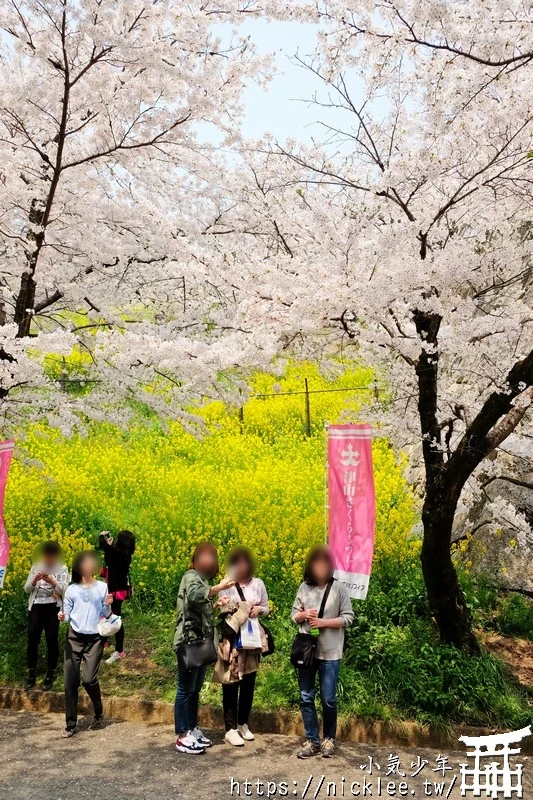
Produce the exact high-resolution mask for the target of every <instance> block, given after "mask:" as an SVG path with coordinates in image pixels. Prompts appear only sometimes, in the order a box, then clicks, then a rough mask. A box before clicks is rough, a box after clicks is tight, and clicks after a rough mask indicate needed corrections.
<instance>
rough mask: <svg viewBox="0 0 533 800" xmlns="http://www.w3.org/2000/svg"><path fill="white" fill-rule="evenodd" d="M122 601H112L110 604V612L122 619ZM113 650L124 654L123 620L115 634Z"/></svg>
mask: <svg viewBox="0 0 533 800" xmlns="http://www.w3.org/2000/svg"><path fill="white" fill-rule="evenodd" d="M123 602H124V601H123V600H113V602H112V603H111V611H112V612H113V614H116V615H117V616H118V617H122V603H123ZM115 649H116V651H117V652H118V653H123V652H124V619H122V625H121V627H120V630H119V631H118V633H116V634H115Z"/></svg>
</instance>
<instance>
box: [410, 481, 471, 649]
mask: <svg viewBox="0 0 533 800" xmlns="http://www.w3.org/2000/svg"><path fill="white" fill-rule="evenodd" d="M455 510H456V504H455V503H454V502H453V500H452V499H451V498H450V497H449V496H446V493H445V492H443V491H442V490H441V489H440V487H438V486H428V487H427V489H426V500H425V503H424V508H423V511H422V521H423V525H424V540H423V544H422V556H421V559H422V571H423V574H424V582H425V585H426V591H427V596H428V602H429V607H430V610H431V613H432V615H433V617H434V619H435V622H436V624H437V627H438V629H439V633H440V637H441V639H442V641H443V642H444V643H445V644H452V645H455V646H456V647H458V648H460V649H463V650H467V651H469V652H470V653H473V654H477V653H479V652H480V650H479V645H478V643H477V640H476V637H475V636H474V633H473V631H472V619H471V615H470V611H469V609H468V606H467V604H466V601H465V597H464V594H463V590H462V589H461V586H460V584H459V580H458V577H457V572H456V570H455V567H454V565H453V561H452V555H451V536H452V527H453V520H454V516H455Z"/></svg>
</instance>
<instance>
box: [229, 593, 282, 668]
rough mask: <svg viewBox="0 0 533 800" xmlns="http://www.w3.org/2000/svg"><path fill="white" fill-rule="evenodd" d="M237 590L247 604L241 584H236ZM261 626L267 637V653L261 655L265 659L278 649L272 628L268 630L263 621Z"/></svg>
mask: <svg viewBox="0 0 533 800" xmlns="http://www.w3.org/2000/svg"><path fill="white" fill-rule="evenodd" d="M235 588H236V589H237V592H238V593H239V597H240V598H241V600H242V601H243V602H244V603H246V597H245V596H244V592H243V590H242V586H241V585H240V584H238V583H236V584H235ZM259 624H260V626H261V627H262V628H263V631H264V633H265V637H266V640H267V649H266V652H264V653H261V655H262V656H263V658H265V656H271V655H272V653H273V652H274V650H275V649H276V645H275V644H274V637H273V636H272V631H271V630H270V628H267V626H266V625H264V624H263V623H262V622H261V621H260V622H259Z"/></svg>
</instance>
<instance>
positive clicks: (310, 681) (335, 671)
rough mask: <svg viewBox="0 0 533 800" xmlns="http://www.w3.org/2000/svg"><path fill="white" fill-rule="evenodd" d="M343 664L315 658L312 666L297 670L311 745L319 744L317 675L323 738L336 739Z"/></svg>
mask: <svg viewBox="0 0 533 800" xmlns="http://www.w3.org/2000/svg"><path fill="white" fill-rule="evenodd" d="M340 665H341V662H340V659H339V660H338V661H324V660H323V659H319V658H315V660H314V662H313V666H312V667H309V668H308V669H302V668H300V669H299V670H298V686H299V688H300V709H301V711H302V718H303V722H304V728H305V735H306V736H307V738H308V739H309V740H310V741H311V742H314V743H318V742H320V732H319V729H318V717H317V714H316V706H315V682H316V676H317V674H318V686H319V688H320V700H321V702H322V724H323V726H324V739H334V738H335V736H336V735H337V682H338V680H339V669H340Z"/></svg>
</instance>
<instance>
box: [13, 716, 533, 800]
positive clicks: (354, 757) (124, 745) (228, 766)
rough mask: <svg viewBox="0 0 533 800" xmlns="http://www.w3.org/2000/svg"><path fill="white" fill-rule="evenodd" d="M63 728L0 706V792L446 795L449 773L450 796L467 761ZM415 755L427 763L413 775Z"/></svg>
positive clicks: (311, 799) (527, 785)
mask: <svg viewBox="0 0 533 800" xmlns="http://www.w3.org/2000/svg"><path fill="white" fill-rule="evenodd" d="M83 727H84V726H83V721H82V728H83ZM62 728H63V719H62V717H61V716H60V715H58V714H43V715H40V714H35V713H29V712H10V711H0V759H1V765H0V798H1V799H2V800H104V798H105V800H141V798H142V799H143V800H175V799H177V798H184V800H189V798H190V799H191V800H193V798H194V800H196V798H206V800H218V799H219V798H230V797H232V796H233V797H252V798H257V797H264V798H268V797H269V796H270V797H280V796H281V797H283V796H285V797H289V798H291V797H294V798H302V797H303V798H307V800H315V799H316V800H319V799H320V798H327V797H347V798H349V797H354V796H360V797H364V796H366V797H402V796H404V797H413V796H416V797H437V796H441V797H446V796H447V793H448V791H449V790H450V784H451V783H452V781H453V780H454V776H456V777H455V783H454V784H453V786H452V788H451V790H450V791H449V794H448V798H450V799H451V800H457V798H459V797H461V792H460V775H459V767H458V765H459V763H461V762H464V761H466V758H465V752H464V750H458V751H455V752H452V751H447V752H446V753H442V754H441V753H439V752H437V751H431V750H425V751H423V752H422V751H420V752H415V753H408V752H405V751H403V750H401V749H398V750H396V751H395V752H394V753H391V752H390V750H389V749H388V748H384V747H377V746H370V745H352V744H342V745H341V746H340V747H339V754H338V756H337V757H335V758H334V759H330V760H326V759H323V758H314V759H312V760H311V761H305V762H302V761H298V760H297V759H296V758H295V749H296V748H297V746H298V745H299V740H297V739H294V738H291V737H286V736H275V735H268V736H267V735H262V736H258V737H257V739H256V741H255V742H252V743H250V744H247V745H246V746H245V747H244V748H230V747H229V746H228V745H225V744H223V742H222V739H221V736H220V734H214V735H213V738H214V746H213V747H212V748H211V749H210V750H209V751H208V752H207V753H206V754H205V755H202V756H185V755H182V754H177V753H175V752H174V747H173V745H174V737H173V731H172V729H171V728H168V727H166V726H160V725H154V726H141V725H133V724H131V723H126V722H114V723H109V724H108V725H107V727H106V728H105V729H104V730H101V731H88V730H87V729H86V726H85V730H83V729H82V730H81V732H80V733H79V734H78V735H76V736H75V737H73V738H72V739H68V740H65V739H62V738H61V732H62ZM458 747H462V745H460V744H459V743H458ZM441 755H443V756H447V757H448V759H449V760H448V765H449V766H451V767H452V768H453V769H452V770H450V771H447V770H446V771H445V777H443V775H442V770H440V771H439V772H434V771H433V770H434V769H437V768H438V763H439V762H438V761H437V759H438V758H439V756H441ZM391 756H397V757H399V759H400V765H399V767H398V770H399V771H401V772H404V773H405V777H403V776H401V775H400V774H398V771H395V769H394V764H393V762H392V760H391V761H390V764H391V774H390V775H388V776H386V772H387V770H388V769H389V767H388V763H389V760H390V757H391ZM419 757H420V759H424V760H427V761H428V762H429V763H428V764H426V765H425V766H424V767H423V769H422V770H421V772H420V773H419V774H418V775H417V776H415V777H413V775H412V773H414V772H416V770H417V763H418V758H419ZM371 759H373V774H372V775H369V769H368V767H369V764H370V760H371ZM521 760H522V761H523V763H524V769H525V777H524V795H523V796H524V798H533V781H532V774H531V773H532V772H533V761H532V760H531V759H529V763H528V759H527V758H525V757H523V758H522V759H521ZM413 763H414V765H415V766H414V767H412V766H411V765H412V764H413ZM377 765H379V766H380V769H378V767H377ZM362 767H366V769H363V768H362ZM311 776H312V778H311ZM379 778H381V784H379V782H378V779H379ZM232 779H233V784H232ZM365 779H366V789H365V784H364V781H365ZM246 781H248V782H249V783H245V782H246ZM257 781H259V782H260V783H257ZM261 782H262V783H261ZM269 782H270V783H269ZM425 782H426V783H425ZM443 783H444V786H443V787H442V784H443ZM307 784H309V785H308V788H307V791H306V788H305V787H306V785H307ZM357 791H359V792H360V793H359V794H358V795H357V794H355V792H357ZM468 796H470V797H471V796H472V795H471V794H469V795H468ZM515 796H516V795H515Z"/></svg>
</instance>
